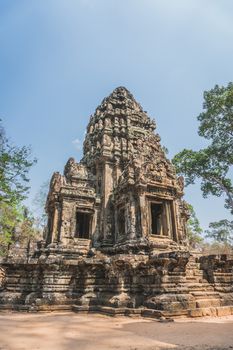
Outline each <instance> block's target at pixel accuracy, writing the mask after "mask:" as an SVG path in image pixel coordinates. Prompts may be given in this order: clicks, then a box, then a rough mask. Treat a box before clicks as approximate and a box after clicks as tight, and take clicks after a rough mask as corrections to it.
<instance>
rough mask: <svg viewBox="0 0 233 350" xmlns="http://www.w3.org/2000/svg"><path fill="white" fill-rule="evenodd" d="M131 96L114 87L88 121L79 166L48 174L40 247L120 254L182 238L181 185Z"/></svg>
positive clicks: (179, 242) (164, 247)
mask: <svg viewBox="0 0 233 350" xmlns="http://www.w3.org/2000/svg"><path fill="white" fill-rule="evenodd" d="M155 128H156V126H155V122H154V121H153V120H151V119H150V118H149V117H148V115H147V113H146V112H145V111H143V109H142V107H141V106H140V104H139V103H138V102H136V101H135V99H134V97H133V95H132V94H131V93H130V92H129V91H128V90H127V89H126V88H124V87H119V88H117V89H115V90H114V91H113V92H112V94H111V95H110V96H109V97H107V98H105V99H104V100H103V102H102V103H101V105H100V106H99V107H97V109H96V111H95V114H94V115H92V116H91V117H90V122H89V124H88V127H87V134H86V138H85V141H84V157H83V159H82V160H81V162H80V163H76V162H75V160H74V159H73V158H70V159H69V160H68V162H67V164H66V166H65V170H64V175H63V176H62V175H60V174H59V173H54V175H53V177H52V180H51V186H50V192H49V195H48V200H47V212H48V217H49V220H48V234H47V239H46V243H47V245H50V244H51V243H54V244H57V243H59V244H62V245H63V246H66V247H73V248H74V247H76V248H77V249H81V247H83V246H84V245H88V246H92V247H95V248H100V249H104V250H105V251H111V252H120V251H122V250H126V249H128V250H129V249H132V250H134V251H135V250H140V249H156V250H167V249H171V248H172V249H174V247H175V246H178V245H179V246H182V245H184V243H185V239H186V221H187V218H188V213H187V208H186V205H185V203H184V202H183V201H182V200H181V198H182V196H183V179H182V178H177V177H176V175H175V170H174V168H173V166H172V164H171V163H170V161H169V160H168V159H166V156H165V154H164V151H163V150H162V148H161V145H160V137H159V136H158V134H155V133H154V130H155Z"/></svg>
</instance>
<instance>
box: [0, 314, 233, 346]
mask: <svg viewBox="0 0 233 350" xmlns="http://www.w3.org/2000/svg"><path fill="white" fill-rule="evenodd" d="M26 349H27V350H28V349H30V350H50V349H56V350H66V349H67V350H68V349H69V350H74V349H75V350H79V349H80V350H113V349H118V350H123V349H124V350H157V349H163V350H164V349H182V350H184V349H185V350H194V349H204V350H205V349H212V350H218V349H221V350H223V349H233V316H228V317H223V318H204V319H195V320H187V319H178V320H176V321H175V322H169V323H165V322H158V321H157V320H151V319H141V318H129V317H117V318H112V317H108V316H102V315H96V314H89V315H80V314H73V313H38V314H26V313H25V314H23V313H1V314H0V350H26Z"/></svg>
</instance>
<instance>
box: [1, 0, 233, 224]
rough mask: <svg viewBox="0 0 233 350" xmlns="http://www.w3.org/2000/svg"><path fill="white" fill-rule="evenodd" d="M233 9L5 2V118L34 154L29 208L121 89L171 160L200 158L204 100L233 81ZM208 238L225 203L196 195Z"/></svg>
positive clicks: (110, 0)
mask: <svg viewBox="0 0 233 350" xmlns="http://www.w3.org/2000/svg"><path fill="white" fill-rule="evenodd" d="M232 42H233V2H232V1H231V0H221V1H215V0H118V1H117V0H33V1H32V0H0V80H1V85H0V118H1V119H2V120H3V124H4V126H5V128H6V131H7V135H8V136H10V138H11V139H12V141H14V143H15V144H17V145H31V146H32V150H33V155H34V156H35V157H37V158H38V163H37V165H36V166H34V168H33V169H32V171H31V173H30V177H31V192H30V197H29V201H28V203H30V200H31V199H32V198H33V197H34V195H35V193H36V192H37V191H38V189H39V188H40V185H41V184H42V183H43V182H44V181H46V180H47V179H49V178H50V176H51V174H52V173H53V171H61V172H62V171H63V167H64V164H65V162H66V161H67V159H68V158H69V157H70V156H74V157H75V158H76V159H77V160H79V159H80V158H81V155H82V152H81V147H80V145H81V141H82V140H83V137H84V133H85V127H86V125H87V123H88V120H89V116H90V114H91V113H93V112H94V110H95V108H96V106H97V105H98V104H99V103H100V102H101V100H102V99H103V98H104V97H105V96H107V95H108V94H110V93H111V91H112V90H113V89H114V88H115V87H117V86H122V85H123V86H125V87H127V88H128V89H129V90H130V91H131V92H132V93H133V94H134V96H135V98H136V99H137V100H138V101H139V102H140V103H141V105H142V106H143V108H144V109H145V110H146V111H148V113H149V115H150V116H151V117H153V118H155V119H156V122H157V130H158V132H159V133H160V135H161V138H162V144H163V145H165V146H166V147H167V148H168V149H169V156H170V157H172V156H173V155H174V154H175V153H177V152H178V151H180V150H181V149H183V148H185V147H186V148H193V149H198V148H200V147H203V146H204V145H205V141H204V140H203V139H201V138H200V137H199V136H198V134H197V128H198V122H197V120H196V116H197V115H198V114H199V113H200V112H201V110H202V103H203V91H204V90H208V89H211V88H212V87H213V86H214V85H215V84H219V85H226V84H227V83H228V82H229V81H232V80H233V64H232V62H233V45H232ZM185 198H186V200H187V201H189V202H190V203H192V204H193V205H194V207H195V209H196V212H197V215H198V217H199V219H200V221H201V224H202V226H203V227H204V228H206V227H207V226H208V223H209V222H210V221H214V220H218V219H222V218H227V217H229V214H228V212H227V211H226V210H225V209H224V207H223V206H224V200H223V199H222V198H220V199H218V198H216V197H209V199H203V198H202V196H201V192H200V190H199V186H198V184H197V185H194V186H191V187H189V188H187V190H186V197H185Z"/></svg>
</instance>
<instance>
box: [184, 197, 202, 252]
mask: <svg viewBox="0 0 233 350" xmlns="http://www.w3.org/2000/svg"><path fill="white" fill-rule="evenodd" d="M188 208H189V211H190V218H189V220H188V222H187V236H188V240H189V245H190V246H191V247H193V248H195V247H196V246H197V245H198V244H200V243H201V242H202V241H203V238H202V236H201V233H202V232H203V231H202V228H201V227H200V222H199V220H198V218H197V216H196V213H195V210H194V208H193V206H192V205H191V204H188Z"/></svg>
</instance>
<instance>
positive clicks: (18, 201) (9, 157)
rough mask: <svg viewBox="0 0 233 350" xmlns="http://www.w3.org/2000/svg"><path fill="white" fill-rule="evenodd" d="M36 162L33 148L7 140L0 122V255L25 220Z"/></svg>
mask: <svg viewBox="0 0 233 350" xmlns="http://www.w3.org/2000/svg"><path fill="white" fill-rule="evenodd" d="M35 162H36V160H35V159H32V158H31V149H30V147H26V146H23V147H21V148H20V147H16V146H14V145H13V144H12V143H11V142H10V141H9V140H8V138H7V137H6V134H5V130H4V128H3V126H2V124H1V120H0V252H1V253H4V252H5V251H6V249H7V248H8V247H9V245H10V244H11V243H12V241H13V240H14V238H15V233H16V230H17V227H18V226H19V223H22V222H23V221H24V218H23V210H22V201H23V200H24V199H25V198H26V195H27V192H28V189H29V186H28V183H29V178H28V172H29V170H30V168H31V166H32V165H33V164H34V163H35Z"/></svg>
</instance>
